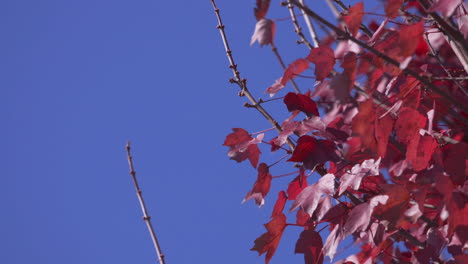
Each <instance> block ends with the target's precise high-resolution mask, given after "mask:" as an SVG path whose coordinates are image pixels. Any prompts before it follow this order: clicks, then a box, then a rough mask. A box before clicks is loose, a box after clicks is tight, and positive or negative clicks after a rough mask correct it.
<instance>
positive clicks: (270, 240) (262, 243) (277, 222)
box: [250, 214, 286, 264]
mask: <svg viewBox="0 0 468 264" xmlns="http://www.w3.org/2000/svg"><path fill="white" fill-rule="evenodd" d="M285 227H286V216H285V215H284V214H280V215H278V216H276V217H274V218H273V219H272V220H271V221H270V222H268V223H267V224H265V228H266V230H267V232H266V233H264V234H263V235H261V236H260V237H258V238H257V239H255V242H254V243H255V244H254V246H253V247H252V248H251V249H250V250H252V251H257V252H258V254H259V255H262V254H264V253H266V255H265V263H266V264H268V262H270V260H271V258H272V257H273V255H274V254H275V251H276V248H277V247H278V244H279V242H280V240H281V236H282V235H283V231H284V228H285Z"/></svg>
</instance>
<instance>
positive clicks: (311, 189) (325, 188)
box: [289, 173, 335, 216]
mask: <svg viewBox="0 0 468 264" xmlns="http://www.w3.org/2000/svg"><path fill="white" fill-rule="evenodd" d="M334 191H335V176H334V175H333V174H331V173H329V174H326V175H325V176H323V177H322V178H320V180H319V181H318V182H317V183H315V184H312V185H309V186H307V187H306V188H305V189H304V190H302V192H301V193H300V194H299V195H298V196H297V197H296V200H295V201H294V203H293V204H292V205H291V209H289V211H290V212H291V211H293V210H294V209H296V208H298V207H301V208H302V209H304V211H305V212H306V213H308V214H309V216H312V214H313V213H314V211H315V209H316V208H317V206H318V203H319V200H320V197H321V196H322V195H333V193H334Z"/></svg>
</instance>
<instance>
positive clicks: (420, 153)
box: [406, 136, 438, 171]
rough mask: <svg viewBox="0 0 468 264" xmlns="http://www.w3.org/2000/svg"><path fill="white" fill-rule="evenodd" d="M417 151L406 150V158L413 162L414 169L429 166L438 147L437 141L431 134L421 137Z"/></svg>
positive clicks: (419, 169) (422, 168)
mask: <svg viewBox="0 0 468 264" xmlns="http://www.w3.org/2000/svg"><path fill="white" fill-rule="evenodd" d="M418 143H419V144H418V147H417V148H416V151H409V147H408V151H407V152H406V159H407V160H408V161H409V162H410V163H411V165H412V167H413V170H415V171H421V170H424V169H426V168H427V166H428V164H429V161H430V159H431V157H432V154H433V153H434V150H435V149H436V148H437V146H438V144H437V141H436V140H435V139H434V138H432V137H431V136H424V137H421V138H420V140H419V142H418Z"/></svg>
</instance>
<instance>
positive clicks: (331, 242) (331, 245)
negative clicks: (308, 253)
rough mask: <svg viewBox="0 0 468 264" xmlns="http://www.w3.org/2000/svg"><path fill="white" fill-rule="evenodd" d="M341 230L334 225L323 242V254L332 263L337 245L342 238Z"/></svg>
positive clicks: (338, 226)
mask: <svg viewBox="0 0 468 264" xmlns="http://www.w3.org/2000/svg"><path fill="white" fill-rule="evenodd" d="M341 230H342V228H341V226H340V225H335V227H334V228H333V230H332V231H331V232H330V234H329V235H328V237H327V240H326V241H325V245H324V246H323V254H324V255H325V256H328V257H330V261H333V257H334V256H335V254H336V249H337V248H338V244H339V243H340V242H341V240H343V238H344V236H343V232H342V231H341Z"/></svg>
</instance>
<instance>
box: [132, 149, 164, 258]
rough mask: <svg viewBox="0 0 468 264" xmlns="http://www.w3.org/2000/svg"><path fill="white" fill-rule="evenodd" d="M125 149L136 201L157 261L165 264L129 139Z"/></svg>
mask: <svg viewBox="0 0 468 264" xmlns="http://www.w3.org/2000/svg"><path fill="white" fill-rule="evenodd" d="M125 149H126V151H127V160H128V166H129V168H130V175H131V176H132V180H133V185H134V186H135V190H136V195H137V197H138V201H139V202H140V206H141V211H142V212H143V221H145V223H146V227H148V232H149V233H150V236H151V239H152V240H153V245H154V249H155V250H156V254H157V255H158V261H159V263H160V264H165V261H164V254H163V253H162V251H161V247H160V245H159V242H158V238H157V237H156V233H155V232H154V228H153V225H152V224H151V217H150V216H149V214H148V210H147V209H146V204H145V200H143V194H142V192H141V189H140V186H139V185H138V181H137V178H136V172H135V169H134V167H133V158H132V155H131V154H130V141H128V142H127V145H126V146H125Z"/></svg>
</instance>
